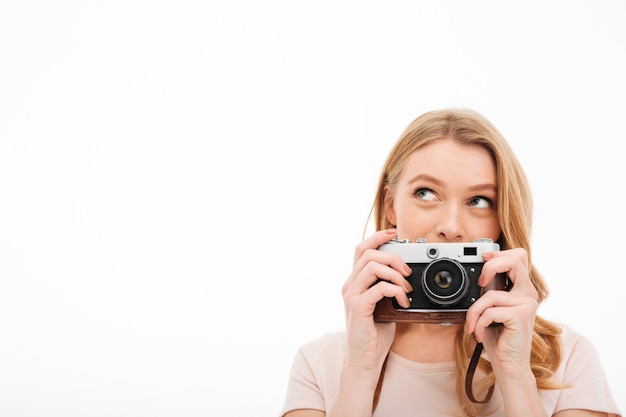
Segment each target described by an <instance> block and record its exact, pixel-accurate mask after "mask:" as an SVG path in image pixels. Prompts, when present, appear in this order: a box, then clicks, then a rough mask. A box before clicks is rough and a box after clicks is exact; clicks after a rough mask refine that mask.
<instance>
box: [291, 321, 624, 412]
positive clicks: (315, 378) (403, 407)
mask: <svg viewBox="0 0 626 417" xmlns="http://www.w3.org/2000/svg"><path fill="white" fill-rule="evenodd" d="M562 329H563V332H562V334H561V342H562V350H563V356H562V360H561V364H560V366H559V368H558V370H557V372H556V374H555V376H554V377H555V378H556V380H558V381H559V382H561V383H563V384H567V386H570V387H571V388H566V389H562V390H540V391H539V395H540V397H541V400H542V402H543V406H544V408H545V410H546V413H547V414H548V415H549V416H551V415H553V414H554V413H556V412H558V411H561V410H566V409H576V408H580V409H587V410H594V411H600V412H606V413H609V415H611V416H620V415H621V414H620V411H619V410H618V408H617V405H616V404H615V401H614V399H613V397H612V395H611V391H610V389H609V386H608V383H607V379H606V376H605V374H604V371H603V369H602V364H601V362H600V359H599V357H598V354H597V352H596V350H595V348H594V347H593V345H592V344H591V343H590V342H589V340H588V339H586V338H585V337H584V336H582V335H581V334H579V333H576V332H575V331H573V330H572V329H571V328H569V327H567V326H562ZM345 353H346V339H345V332H334V333H329V334H326V335H324V336H322V337H320V338H318V339H316V340H313V341H312V342H309V343H308V344H306V345H304V346H302V347H301V348H300V350H299V351H298V353H297V355H296V357H295V359H294V362H293V366H292V369H291V376H290V379H289V384H288V388H287V397H286V400H285V403H284V406H283V409H282V411H281V413H280V415H281V416H282V415H284V414H285V413H286V412H288V411H291V410H296V409H301V408H310V409H317V410H322V411H326V410H329V409H330V408H331V407H332V405H333V402H334V401H335V398H336V395H337V391H338V388H339V375H340V371H341V366H342V363H343V361H344V358H345ZM455 366H456V365H455V363H454V362H445V363H419V362H413V361H410V360H407V359H405V358H403V357H401V356H399V355H397V354H395V353H393V352H390V354H389V359H388V362H387V368H386V373H385V379H384V383H383V386H382V391H381V395H380V400H379V403H378V406H377V408H376V410H375V411H374V413H373V416H374V417H390V416H393V417H404V416H406V417H409V416H410V417H415V416H427V417H438V416H452V415H458V414H459V410H460V405H459V401H458V398H457V392H456V376H455ZM484 407H486V408H485V409H484V410H485V411H492V412H493V413H492V414H490V416H491V417H499V416H504V406H503V404H502V396H501V394H500V391H499V390H498V387H497V384H496V388H495V391H494V393H493V396H492V398H491V400H490V401H489V403H488V404H486V405H485V406H484Z"/></svg>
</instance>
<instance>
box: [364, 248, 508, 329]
mask: <svg viewBox="0 0 626 417" xmlns="http://www.w3.org/2000/svg"><path fill="white" fill-rule="evenodd" d="M378 249H379V250H382V251H387V252H393V253H395V254H398V255H400V257H401V258H402V259H403V260H404V262H406V263H407V264H408V265H409V267H410V268H411V269H412V271H413V272H412V273H411V276H409V277H407V280H408V281H409V282H410V283H411V285H412V286H413V291H412V292H410V293H408V294H407V296H408V297H409V301H410V302H411V305H410V306H409V307H408V308H405V307H401V306H400V305H399V304H398V303H397V301H396V300H395V298H388V297H386V298H383V299H382V300H381V301H379V302H378V304H377V305H376V308H375V310H374V320H376V321H378V322H389V321H395V322H433V323H440V324H448V323H450V324H451V323H463V322H464V321H465V314H466V312H467V309H468V308H469V307H470V306H471V305H472V304H473V303H474V302H475V301H476V300H477V299H478V298H479V297H480V296H481V295H482V294H484V292H485V291H488V290H492V289H496V290H504V291H508V290H509V289H510V287H511V282H510V280H509V278H508V277H507V276H506V274H499V275H497V276H496V277H495V279H494V280H493V282H492V283H491V284H490V285H489V286H488V287H484V288H483V287H481V286H480V285H478V277H479V276H480V273H481V271H482V268H483V265H484V261H483V253H485V252H495V251H499V250H500V245H499V244H498V243H495V242H493V240H491V239H476V240H474V241H473V242H470V243H428V242H426V240H425V239H417V240H416V241H415V242H410V241H407V240H398V239H393V240H391V241H390V242H389V243H385V244H384V245H381V246H380V247H379V248H378Z"/></svg>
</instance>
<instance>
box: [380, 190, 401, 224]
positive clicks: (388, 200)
mask: <svg viewBox="0 0 626 417" xmlns="http://www.w3.org/2000/svg"><path fill="white" fill-rule="evenodd" d="M383 193H384V194H383V197H384V200H383V201H384V203H385V217H387V220H388V221H389V223H391V224H392V225H393V226H394V227H395V226H396V225H397V224H398V223H397V221H396V211H395V210H394V208H393V193H392V192H391V190H390V189H389V186H388V185H387V186H385V189H384V190H383Z"/></svg>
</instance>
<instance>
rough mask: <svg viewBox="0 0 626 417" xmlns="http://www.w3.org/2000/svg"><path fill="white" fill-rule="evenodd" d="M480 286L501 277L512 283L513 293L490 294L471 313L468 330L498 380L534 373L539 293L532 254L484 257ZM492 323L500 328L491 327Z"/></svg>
mask: <svg viewBox="0 0 626 417" xmlns="http://www.w3.org/2000/svg"><path fill="white" fill-rule="evenodd" d="M483 259H484V260H485V264H484V265H483V269H482V273H481V276H480V278H479V280H478V284H479V285H480V286H482V287H485V286H487V285H489V284H490V283H491V282H492V281H493V280H494V279H495V277H496V275H497V274H500V273H505V274H507V275H508V277H509V279H510V280H511V282H512V288H511V290H510V291H508V292H507V291H487V292H485V293H484V294H483V295H482V296H481V297H480V298H479V299H478V300H477V301H476V302H475V303H474V304H473V305H472V306H471V307H470V308H469V309H468V311H467V317H466V323H465V330H466V332H468V333H472V332H473V333H474V335H475V337H476V340H477V341H478V342H482V343H483V346H484V348H485V351H486V352H487V355H488V356H489V360H490V361H491V364H492V366H493V368H494V372H495V373H496V378H497V379H498V380H502V378H505V379H506V378H509V377H511V378H515V377H516V376H517V377H519V376H520V375H524V374H527V372H528V371H529V370H530V353H531V346H532V337H533V327H534V323H535V315H536V313H537V307H538V302H537V300H538V293H537V290H536V289H535V287H534V285H533V284H532V282H531V281H530V277H529V268H528V254H527V253H526V250H524V249H521V248H517V249H510V250H504V251H501V252H489V253H486V254H484V255H483ZM492 323H499V324H500V325H496V326H490V325H491V324H492Z"/></svg>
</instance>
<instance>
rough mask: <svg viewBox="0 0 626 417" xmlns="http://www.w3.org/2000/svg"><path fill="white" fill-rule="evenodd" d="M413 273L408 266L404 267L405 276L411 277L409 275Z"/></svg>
mask: <svg viewBox="0 0 626 417" xmlns="http://www.w3.org/2000/svg"><path fill="white" fill-rule="evenodd" d="M412 272H413V270H412V269H411V268H410V267H409V266H408V265H406V264H405V265H404V273H405V274H407V275H411V273H412Z"/></svg>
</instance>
